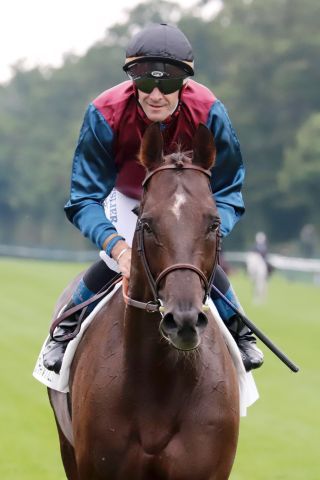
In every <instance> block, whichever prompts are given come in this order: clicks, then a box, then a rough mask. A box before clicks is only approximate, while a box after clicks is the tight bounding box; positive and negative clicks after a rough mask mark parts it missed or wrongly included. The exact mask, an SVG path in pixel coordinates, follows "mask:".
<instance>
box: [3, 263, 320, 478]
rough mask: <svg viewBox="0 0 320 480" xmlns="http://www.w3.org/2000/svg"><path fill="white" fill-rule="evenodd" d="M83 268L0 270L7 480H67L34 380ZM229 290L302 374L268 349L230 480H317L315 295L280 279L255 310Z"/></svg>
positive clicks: (42, 391)
mask: <svg viewBox="0 0 320 480" xmlns="http://www.w3.org/2000/svg"><path fill="white" fill-rule="evenodd" d="M82 268H83V265H79V264H65V263H60V264H59V263H50V262H35V261H22V260H19V261H18V260H9V259H8V260H1V261H0V274H1V276H0V278H1V349H0V355H1V367H2V368H1V372H2V373H1V404H0V422H1V449H0V478H1V479H4V480H40V479H41V480H58V479H63V478H65V476H64V471H63V469H62V465H61V460H60V454H59V447H58V440H57V433H56V430H55V425H54V420H53V415H52V412H51V409H50V407H49V404H48V400H47V394H46V388H45V387H44V386H43V385H41V384H40V383H38V382H37V381H35V380H34V379H33V377H32V370H33V367H34V364H35V361H36V357H37V355H38V353H39V349H40V346H41V344H42V342H43V340H44V338H45V335H46V333H47V328H48V323H49V320H50V317H51V313H52V310H53V306H54V303H55V301H56V298H57V296H58V294H59V293H60V291H61V290H62V289H63V288H64V287H65V285H66V284H67V283H68V282H69V281H70V279H71V278H72V277H73V276H74V275H75V274H76V273H78V272H79V271H80V270H81V269H82ZM231 280H232V283H233V285H234V287H235V289H236V291H237V293H238V296H239V297H240V299H241V301H242V304H243V305H244V306H245V309H246V312H247V314H248V316H249V318H251V319H252V320H253V321H254V322H255V323H257V324H258V325H259V327H260V328H261V329H262V330H263V331H264V332H265V333H266V334H267V335H268V336H269V337H270V338H271V339H272V340H273V341H274V342H275V343H276V344H277V345H278V346H279V347H280V348H281V349H283V350H284V351H285V353H286V354H287V355H288V356H289V357H292V359H293V360H294V361H295V362H296V363H297V364H298V365H299V366H300V367H301V371H300V372H299V373H298V374H294V373H292V372H291V371H290V370H289V369H288V368H287V367H285V366H284V365H283V364H282V363H281V362H280V361H279V360H278V359H276V357H274V355H273V354H272V353H271V352H269V351H268V350H267V349H266V348H263V350H264V352H265V357H266V359H265V365H264V367H263V368H262V369H261V370H259V371H257V372H256V373H255V379H256V383H257V385H258V389H259V392H260V395H261V399H260V400H259V401H258V402H257V403H256V404H255V405H253V406H252V407H251V408H250V409H249V414H248V417H246V418H244V419H242V420H241V430H240V439H239V446H238V452H237V458H236V463H235V466H234V469H233V473H232V476H231V479H232V480H278V479H279V480H280V479H281V480H298V479H299V480H319V478H320V462H319V440H320V415H319V397H318V395H319V392H320V390H319V387H320V385H319V384H320V380H319V378H320V376H319V371H318V370H319V355H318V351H319V347H318V343H319V337H320V323H319V311H318V306H319V300H318V299H319V293H320V292H319V288H316V287H313V286H310V285H304V284H299V283H288V282H287V281H286V280H284V279H282V278H281V277H280V276H279V277H278V276H275V277H274V278H273V279H272V281H271V284H270V289H269V299H268V302H267V304H266V305H264V306H260V307H255V306H254V305H252V303H251V295H250V293H251V292H250V287H249V284H248V281H247V279H246V278H245V277H244V276H243V275H242V274H237V275H234V276H232V277H231ZM128 480H130V479H128Z"/></svg>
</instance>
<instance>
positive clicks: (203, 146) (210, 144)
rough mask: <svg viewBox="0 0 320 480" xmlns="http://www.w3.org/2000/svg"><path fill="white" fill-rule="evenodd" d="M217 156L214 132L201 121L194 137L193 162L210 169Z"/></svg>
mask: <svg viewBox="0 0 320 480" xmlns="http://www.w3.org/2000/svg"><path fill="white" fill-rule="evenodd" d="M215 158H216V147H215V143H214V138H213V135H212V132H211V131H210V130H209V129H208V127H206V125H204V124H203V123H200V124H199V126H198V128H197V131H196V133H195V136H194V137H193V159H192V162H193V163H194V164H196V165H199V166H200V167H203V168H205V169H206V170H209V169H210V168H211V167H212V166H213V164H214V161H215Z"/></svg>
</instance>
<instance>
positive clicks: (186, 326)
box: [160, 308, 208, 350]
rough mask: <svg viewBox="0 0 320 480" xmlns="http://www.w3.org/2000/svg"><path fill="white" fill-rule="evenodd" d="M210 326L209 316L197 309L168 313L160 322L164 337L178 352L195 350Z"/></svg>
mask: <svg viewBox="0 0 320 480" xmlns="http://www.w3.org/2000/svg"><path fill="white" fill-rule="evenodd" d="M207 324H208V319H207V316H206V315H205V314H204V313H203V312H202V311H199V310H197V309H196V308H191V309H190V310H188V311H181V310H173V311H169V312H167V313H166V314H165V315H164V317H163V319H162V320H161V322H160V331H161V333H162V335H163V336H164V337H165V338H166V339H167V340H168V341H169V342H170V343H171V344H172V345H173V346H174V347H175V348H177V349H178V350H194V349H195V348H197V347H198V346H199V345H200V342H201V334H202V333H203V331H204V330H205V328H206V326H207Z"/></svg>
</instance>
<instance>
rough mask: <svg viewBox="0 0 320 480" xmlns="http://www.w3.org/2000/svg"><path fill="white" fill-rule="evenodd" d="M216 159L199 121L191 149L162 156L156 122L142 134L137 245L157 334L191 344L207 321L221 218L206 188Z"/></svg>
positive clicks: (182, 344) (176, 342)
mask: <svg viewBox="0 0 320 480" xmlns="http://www.w3.org/2000/svg"><path fill="white" fill-rule="evenodd" d="M214 159H215V146H214V140H213V136H212V134H211V132H210V131H209V130H208V129H207V127H205V126H204V125H200V126H199V128H198V130H197V131H196V134H195V136H194V139H193V151H192V152H188V153H183V152H180V151H177V152H176V153H174V154H171V155H168V156H163V140H162V135H161V132H160V128H159V125H158V124H153V125H151V126H150V127H149V128H148V129H147V131H146V133H145V135H144V137H143V140H142V144H141V151H140V161H141V163H142V165H143V166H144V167H145V169H146V171H147V176H146V179H145V181H144V195H143V199H142V202H141V207H140V215H139V219H138V224H137V232H136V241H137V248H138V251H139V253H140V256H141V257H142V263H143V265H144V269H145V271H146V276H147V278H148V283H149V287H150V289H151V291H152V292H153V295H154V297H155V298H156V299H159V300H160V302H161V304H162V310H163V318H162V320H161V323H160V331H161V333H162V335H163V336H164V337H165V338H166V339H167V340H168V341H169V342H170V343H171V344H173V346H174V347H176V348H178V349H180V350H191V349H194V348H196V347H198V345H199V344H200V341H201V334H202V332H203V331H204V330H205V328H206V326H207V322H208V320H207V317H206V315H205V313H204V311H203V302H204V299H205V297H206V296H207V294H208V291H209V285H210V282H211V280H212V275H213V271H214V268H215V265H216V260H217V251H218V242H219V224H220V219H219V215H218V212H217V208H216V206H215V203H214V200H213V197H212V192H211V188H210V182H209V176H210V169H211V167H212V166H213V163H214Z"/></svg>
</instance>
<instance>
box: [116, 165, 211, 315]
mask: <svg viewBox="0 0 320 480" xmlns="http://www.w3.org/2000/svg"><path fill="white" fill-rule="evenodd" d="M163 170H176V171H177V170H178V171H179V170H196V171H199V172H201V173H203V174H205V175H206V176H207V177H209V178H210V177H211V172H210V170H206V169H204V168H202V167H199V166H196V165H183V164H178V165H173V164H171V165H163V166H161V167H158V168H156V169H155V170H153V171H152V172H150V173H149V174H147V176H146V178H145V179H144V181H143V182H142V186H143V188H144V191H146V186H147V184H148V182H149V180H150V178H151V177H152V176H153V175H155V174H156V173H158V172H161V171H163ZM145 226H146V225H145V224H144V223H143V222H142V221H141V219H140V218H139V219H138V221H137V227H136V234H137V243H138V247H137V249H138V253H139V255H140V257H141V260H142V264H143V267H144V270H145V273H146V275H147V278H148V282H149V286H150V289H151V291H152V295H153V300H151V301H149V302H140V301H137V300H134V299H132V298H130V297H129V296H128V295H127V293H126V292H125V291H124V292H123V295H124V299H125V302H126V303H127V305H131V306H132V307H136V308H140V309H143V310H146V311H147V312H149V313H154V312H160V313H162V312H163V311H164V308H163V307H162V305H161V301H160V299H159V295H158V289H159V285H160V282H161V281H162V280H163V279H164V278H165V277H166V276H167V275H168V274H169V273H171V272H173V271H175V270H191V271H193V272H195V273H197V275H198V276H199V277H200V279H201V280H202V282H203V286H204V291H205V293H204V298H203V310H208V306H207V305H205V303H206V300H207V297H208V295H209V293H210V288H211V284H212V280H213V276H214V273H215V270H216V266H217V262H218V254H219V250H220V233H219V231H218V230H217V233H216V251H215V261H214V265H213V268H212V272H211V274H210V277H209V279H207V277H206V275H205V274H204V273H203V272H202V271H201V270H200V269H199V268H198V267H196V266H195V265H192V264H190V263H175V264H174V265H171V266H169V267H167V268H165V269H164V270H162V272H160V274H159V275H158V277H157V278H156V279H155V278H154V277H153V275H152V273H151V270H150V267H149V264H148V260H147V257H146V252H145V246H144V235H143V234H144V228H145Z"/></svg>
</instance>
